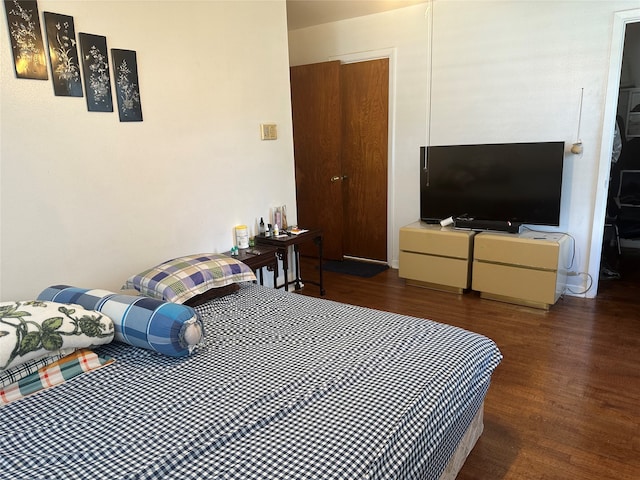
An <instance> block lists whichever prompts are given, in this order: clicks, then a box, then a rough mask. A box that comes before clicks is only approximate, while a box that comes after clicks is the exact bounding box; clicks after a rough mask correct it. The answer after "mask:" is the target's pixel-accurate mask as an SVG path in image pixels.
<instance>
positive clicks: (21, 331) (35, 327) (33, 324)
mask: <svg viewBox="0 0 640 480" xmlns="http://www.w3.org/2000/svg"><path fill="white" fill-rule="evenodd" d="M113 335H114V329H113V322H112V321H111V319H110V318H109V317H107V316H106V315H103V314H102V313H100V312H96V311H92V310H86V309H84V308H83V307H81V306H80V305H73V304H64V303H56V302H42V301H38V300H32V301H21V302H1V303H0V370H7V369H9V368H12V367H15V366H16V365H21V364H23V363H25V362H27V361H29V360H33V359H36V358H41V357H45V356H49V355H51V354H52V353H54V352H57V351H58V350H60V349H62V348H86V347H91V346H93V345H102V344H105V343H110V342H111V341H112V340H113Z"/></svg>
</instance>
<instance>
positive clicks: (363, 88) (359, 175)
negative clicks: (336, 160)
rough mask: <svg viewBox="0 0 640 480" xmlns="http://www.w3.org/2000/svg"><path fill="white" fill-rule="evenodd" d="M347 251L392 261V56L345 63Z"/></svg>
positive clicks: (344, 182) (345, 250) (344, 194)
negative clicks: (389, 237) (389, 192)
mask: <svg viewBox="0 0 640 480" xmlns="http://www.w3.org/2000/svg"><path fill="white" fill-rule="evenodd" d="M341 74H342V78H341V81H342V172H343V174H344V175H346V176H347V178H346V179H345V180H344V181H343V212H344V217H343V218H344V226H343V232H344V233H343V253H344V255H348V256H353V257H360V258H367V259H373V260H381V261H387V177H388V167H387V165H388V158H387V151H388V119H389V59H388V58H382V59H379V60H372V61H365V62H357V63H349V64H344V65H342V67H341Z"/></svg>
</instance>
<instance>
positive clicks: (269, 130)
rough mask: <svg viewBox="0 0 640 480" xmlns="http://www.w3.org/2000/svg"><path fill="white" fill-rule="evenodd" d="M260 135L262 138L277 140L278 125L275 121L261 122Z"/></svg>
mask: <svg viewBox="0 0 640 480" xmlns="http://www.w3.org/2000/svg"><path fill="white" fill-rule="evenodd" d="M260 137H261V139H262V140H277V138H278V126H277V125H276V124H275V123H262V124H260Z"/></svg>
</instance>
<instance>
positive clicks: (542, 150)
mask: <svg viewBox="0 0 640 480" xmlns="http://www.w3.org/2000/svg"><path fill="white" fill-rule="evenodd" d="M563 160H564V142H535V143H500V144H484V145H445V146H429V147H426V148H425V147H422V148H421V159H420V218H421V219H422V220H423V221H427V222H431V223H435V222H439V221H440V220H443V219H446V218H448V217H453V218H454V220H455V219H456V218H459V219H461V220H468V221H471V222H476V224H478V225H482V222H485V223H486V224H490V223H491V222H508V223H509V224H513V225H520V224H533V225H553V226H558V225H560V197H561V190H562V167H563ZM461 223H462V222H461ZM464 225H465V226H469V227H470V228H473V225H472V224H470V223H469V222H464ZM456 226H457V225H456ZM498 229H499V228H498Z"/></svg>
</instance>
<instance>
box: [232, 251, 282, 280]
mask: <svg viewBox="0 0 640 480" xmlns="http://www.w3.org/2000/svg"><path fill="white" fill-rule="evenodd" d="M276 252H277V248H275V247H271V246H269V245H256V246H255V247H250V248H243V249H240V250H238V255H231V252H230V251H229V252H224V253H223V255H226V256H228V257H232V258H235V259H236V260H240V261H241V262H242V263H244V264H245V265H247V267H249V268H250V269H251V270H253V272H254V273H257V274H258V278H259V279H260V285H264V278H263V276H262V267H267V270H272V271H273V286H274V287H275V286H276V281H277V279H278V257H276Z"/></svg>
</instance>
